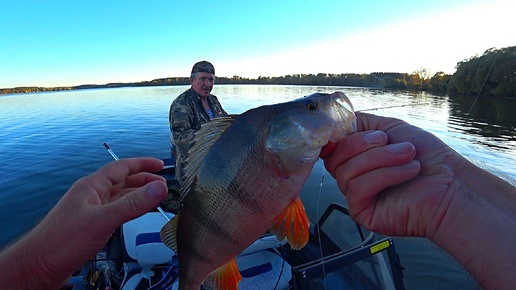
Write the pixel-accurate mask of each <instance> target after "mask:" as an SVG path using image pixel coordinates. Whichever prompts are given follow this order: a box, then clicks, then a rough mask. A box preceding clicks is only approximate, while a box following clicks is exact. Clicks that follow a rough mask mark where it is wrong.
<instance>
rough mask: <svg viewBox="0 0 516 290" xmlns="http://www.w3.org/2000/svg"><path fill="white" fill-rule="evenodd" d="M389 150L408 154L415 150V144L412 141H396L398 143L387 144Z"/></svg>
mask: <svg viewBox="0 0 516 290" xmlns="http://www.w3.org/2000/svg"><path fill="white" fill-rule="evenodd" d="M387 148H388V149H389V151H391V152H392V153H397V154H406V153H410V152H412V150H414V145H412V143H410V142H403V143H396V144H390V145H388V146H387Z"/></svg>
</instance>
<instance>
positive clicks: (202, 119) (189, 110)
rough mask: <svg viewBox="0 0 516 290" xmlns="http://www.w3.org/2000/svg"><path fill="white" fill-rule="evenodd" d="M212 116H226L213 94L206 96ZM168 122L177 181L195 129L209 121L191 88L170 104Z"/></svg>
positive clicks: (181, 175)
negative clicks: (174, 154)
mask: <svg viewBox="0 0 516 290" xmlns="http://www.w3.org/2000/svg"><path fill="white" fill-rule="evenodd" d="M208 102H209V103H210V107H211V110H212V112H213V116H214V117H221V116H227V115H228V113H226V111H224V109H222V105H221V104H220V103H219V100H218V99H217V97H216V96H214V95H211V94H210V95H209V96H208ZM168 120H169V122H170V142H171V144H172V145H173V146H174V145H175V150H176V177H177V180H178V181H179V183H182V182H183V180H184V166H185V165H186V158H187V157H188V154H187V153H188V150H189V149H190V147H191V144H192V141H193V139H194V133H195V131H197V130H199V129H200V128H201V125H202V124H204V123H207V122H209V121H210V117H209V116H208V114H207V113H206V111H205V110H204V108H203V105H202V100H201V98H200V97H199V95H197V93H196V92H195V90H194V89H193V88H190V89H188V90H186V91H185V92H183V93H182V94H180V95H179V96H178V97H177V98H176V99H175V100H174V101H173V102H172V104H171V105H170V111H169V115H168Z"/></svg>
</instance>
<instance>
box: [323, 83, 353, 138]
mask: <svg viewBox="0 0 516 290" xmlns="http://www.w3.org/2000/svg"><path fill="white" fill-rule="evenodd" d="M331 97H332V100H333V101H334V105H333V106H332V109H331V111H330V115H331V118H332V119H333V120H335V125H334V127H333V130H332V132H331V135H330V139H329V141H328V142H333V143H337V142H339V141H340V140H342V139H344V138H345V137H346V136H348V135H350V134H353V133H354V132H356V131H357V117H356V115H355V111H354V109H353V105H352V104H351V101H350V100H349V99H348V97H347V96H346V95H345V94H344V93H343V92H334V93H332V94H331ZM325 145H326V144H325Z"/></svg>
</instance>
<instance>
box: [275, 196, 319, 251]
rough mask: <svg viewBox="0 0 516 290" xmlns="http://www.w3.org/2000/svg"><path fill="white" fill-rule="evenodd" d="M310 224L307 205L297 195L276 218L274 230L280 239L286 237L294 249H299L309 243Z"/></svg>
mask: <svg viewBox="0 0 516 290" xmlns="http://www.w3.org/2000/svg"><path fill="white" fill-rule="evenodd" d="M309 226H310V221H309V220H308V216H306V212H305V206H304V205H303V202H302V201H301V199H300V198H299V197H297V198H296V199H294V200H293V201H292V202H291V203H290V204H289V205H288V206H287V207H286V208H285V209H284V210H283V212H282V213H281V214H280V215H279V216H277V217H276V218H275V219H274V223H273V224H272V232H273V233H274V234H276V236H277V237H278V239H279V240H283V239H284V238H285V237H286V238H287V240H288V242H289V244H290V246H291V247H292V249H294V250H299V249H301V248H303V247H304V246H305V245H306V244H307V243H308V238H309Z"/></svg>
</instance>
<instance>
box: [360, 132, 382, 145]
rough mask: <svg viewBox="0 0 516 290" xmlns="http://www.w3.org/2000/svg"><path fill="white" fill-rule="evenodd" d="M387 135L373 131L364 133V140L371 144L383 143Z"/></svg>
mask: <svg viewBox="0 0 516 290" xmlns="http://www.w3.org/2000/svg"><path fill="white" fill-rule="evenodd" d="M386 137H387V136H386V135H385V133H384V132H382V131H374V132H370V133H367V134H365V135H364V140H365V141H366V142H367V143H368V144H371V145H375V144H383V142H384V141H385V138H386Z"/></svg>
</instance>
